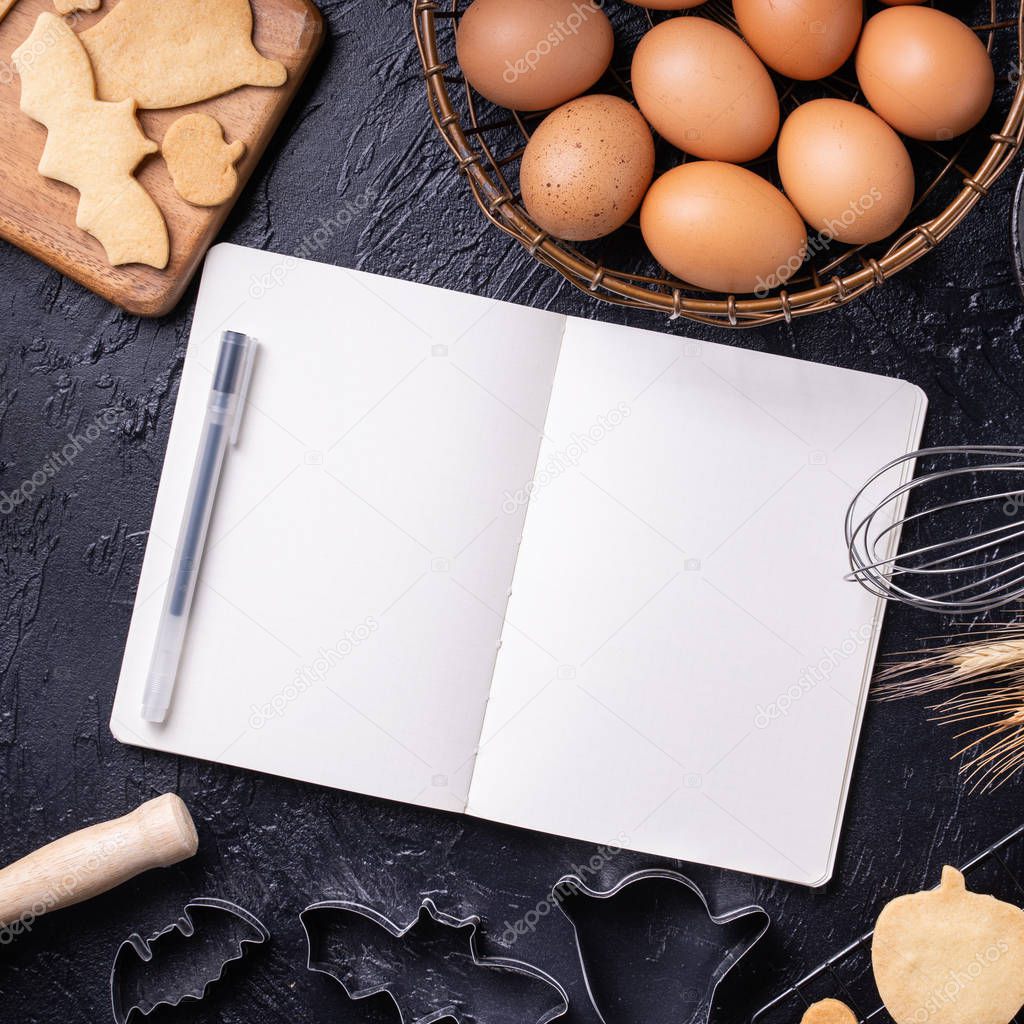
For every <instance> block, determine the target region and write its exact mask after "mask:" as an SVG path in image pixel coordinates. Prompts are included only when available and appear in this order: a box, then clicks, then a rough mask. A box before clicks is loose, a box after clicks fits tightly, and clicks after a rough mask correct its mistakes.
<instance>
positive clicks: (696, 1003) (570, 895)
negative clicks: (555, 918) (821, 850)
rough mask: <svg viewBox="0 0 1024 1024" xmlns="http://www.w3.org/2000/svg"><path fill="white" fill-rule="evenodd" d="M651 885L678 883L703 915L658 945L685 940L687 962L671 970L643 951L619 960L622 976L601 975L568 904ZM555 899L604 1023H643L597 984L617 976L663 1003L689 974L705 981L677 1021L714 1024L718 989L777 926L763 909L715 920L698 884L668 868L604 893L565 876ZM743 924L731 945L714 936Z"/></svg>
mask: <svg viewBox="0 0 1024 1024" xmlns="http://www.w3.org/2000/svg"><path fill="white" fill-rule="evenodd" d="M649 881H656V882H670V883H673V884H674V885H677V886H680V887H681V891H682V892H684V893H686V894H689V895H690V896H691V897H692V901H693V903H694V910H695V911H696V913H697V915H698V918H697V921H696V922H695V923H693V924H692V925H691V926H690V927H689V928H688V930H685V931H683V930H681V927H680V926H678V925H674V926H672V929H671V931H670V930H668V929H667V930H666V931H665V933H664V936H662V937H657V938H656V939H655V940H652V941H655V942H657V943H659V944H660V948H663V947H664V945H665V944H667V941H666V937H667V936H669V935H671V936H673V937H674V936H675V935H678V936H680V939H681V941H685V942H686V945H687V949H688V955H687V959H686V960H685V961H683V962H674V963H671V964H669V965H667V967H665V966H662V965H660V963H659V959H660V958H659V957H658V956H657V955H654V956H652V957H650V958H648V959H647V960H645V959H644V953H643V951H642V950H636V948H635V947H631V948H630V956H631V960H630V961H629V962H627V963H623V962H622V960H621V958H618V959H617V962H616V967H617V968H618V970H616V971H608V972H601V971H598V970H596V969H595V964H594V963H593V960H592V958H591V957H590V956H589V954H588V953H587V952H586V951H585V949H584V945H585V944H584V941H583V938H582V934H581V933H582V931H583V928H582V927H581V925H580V924H578V923H577V921H576V920H575V919H574V917H573V915H572V914H571V913H570V911H569V910H568V909H567V908H566V905H565V904H566V900H567V899H568V900H573V899H576V898H579V897H584V898H587V899H591V900H610V899H612V898H613V897H615V896H618V895H619V894H620V893H622V892H623V891H624V890H626V889H628V888H630V887H632V886H634V885H636V884H637V883H640V882H649ZM551 898H552V901H553V902H555V903H557V905H558V908H559V910H561V911H562V913H563V914H564V915H565V917H566V918H567V919H568V921H569V923H570V924H571V925H572V928H573V934H574V937H575V939H576V949H577V952H578V953H579V958H580V968H581V970H582V972H583V979H584V982H585V983H586V986H587V995H588V996H589V997H590V1002H591V1003H592V1004H593V1007H594V1011H595V1013H596V1014H597V1016H598V1018H599V1019H600V1020H601V1021H602V1022H607V1021H609V1020H611V1021H615V1022H617V1024H618V1022H621V1021H622V1020H624V1019H640V1017H639V1015H637V1014H633V1015H630V1017H629V1018H627V1017H626V1015H625V1012H624V1011H623V1010H621V1009H620V1008H617V1007H614V1006H610V1005H608V1004H609V1000H608V999H606V998H604V997H602V996H601V995H600V994H599V993H598V991H597V990H596V979H597V978H599V977H602V976H609V977H610V976H613V975H614V976H618V977H622V978H625V979H626V982H625V983H624V986H623V987H624V989H625V988H628V990H629V991H630V992H631V993H638V992H641V991H642V992H648V993H653V995H654V997H657V996H658V990H659V988H662V987H665V979H668V980H670V981H671V982H672V983H673V984H675V983H678V981H679V980H680V977H681V976H682V975H683V972H686V975H687V976H690V977H693V978H699V981H697V982H696V983H695V984H694V985H693V987H692V988H690V989H689V991H688V996H689V998H687V999H685V1008H684V1009H683V1010H682V1012H681V1013H677V1020H678V1022H679V1024H708V1021H709V1020H710V1017H711V1010H712V1007H713V1006H714V1001H715V993H716V992H717V991H718V986H719V985H720V984H721V983H722V981H723V980H724V979H725V976H726V975H727V974H728V973H729V971H731V970H732V969H733V967H735V966H736V964H737V963H739V961H740V960H741V959H742V958H743V957H744V956H746V954H747V953H749V952H750V950H751V949H753V947H754V946H755V945H757V943H758V942H759V941H760V940H761V938H763V936H764V934H765V932H767V931H768V928H769V926H770V925H771V918H770V917H769V916H768V913H767V912H766V911H765V910H764V909H763V908H762V907H759V906H754V905H751V906H745V907H740V908H739V909H736V910H731V911H729V912H728V913H725V914H721V915H715V914H713V913H712V911H711V908H710V906H709V905H708V901H707V899H706V898H705V896H704V893H703V892H701V890H700V889H699V888H698V887H697V885H696V884H695V883H694V882H692V881H691V880H690V879H689V878H687V877H686V875H683V874H680V873H679V872H677V871H669V870H667V869H662V868H650V869H647V870H643V871H634V872H632V873H631V874H628V875H626V877H625V878H623V879H621V880H620V881H619V882H618V883H617V884H616V885H614V886H613V887H612V888H610V889H603V890H602V889H593V888H591V887H590V886H589V885H587V883H586V882H584V881H583V880H582V879H581V878H580V877H579V876H578V875H565V876H563V877H562V878H560V879H559V880H558V881H557V882H556V883H555V886H554V888H553V889H552V892H551ZM742 922H745V924H744V925H743V926H742V927H739V928H738V929H729V933H728V937H727V939H726V941H724V942H721V941H716V936H715V935H714V932H716V931H717V930H718V929H719V928H727V929H728V928H729V926H730V925H734V924H737V925H738V924H740V923H742ZM641 923H642V925H643V928H644V931H645V932H647V931H648V930H650V929H651V928H652V924H651V922H650V919H649V917H644V918H641ZM616 931H617V933H618V934H619V935H620V936H621V934H622V932H621V929H616ZM645 963H646V964H653V965H654V966H653V967H651V968H650V969H651V971H652V979H651V980H650V983H649V984H645V982H644V979H643V978H642V977H638V974H639V973H640V972H642V971H643V969H644V964H645ZM659 967H660V968H661V974H662V975H663V978H662V979H661V981H662V984H661V985H659V978H658V977H656V976H653V975H655V973H656V971H657V969H658V968H659ZM676 998H678V994H676Z"/></svg>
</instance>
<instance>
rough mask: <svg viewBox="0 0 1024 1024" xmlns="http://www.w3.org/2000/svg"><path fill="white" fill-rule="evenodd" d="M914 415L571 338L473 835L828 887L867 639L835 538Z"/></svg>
mask: <svg viewBox="0 0 1024 1024" xmlns="http://www.w3.org/2000/svg"><path fill="white" fill-rule="evenodd" d="M925 405H926V402H925V398H924V395H923V393H922V392H921V391H920V389H919V388H916V387H914V386H913V385H910V384H908V383H906V382H903V381H899V380H892V379H889V378H885V377H878V376H874V375H871V374H864V373H858V372H854V371H849V370H842V369H836V368H833V367H826V366H820V365H816V364H812V363H805V362H800V361H797V360H793V359H787V358H783V357H778V356H768V355H762V354H758V353H754V352H749V351H746V350H743V349H740V348H732V347H726V346H720V345H713V344H710V343H707V342H699V341H691V340H687V339H682V338H679V337H673V336H669V335H664V334H656V333H653V332H649V331H636V330H631V329H627V328H622V327H616V326H612V325H607V324H601V323H594V322H590V321H582V320H575V319H573V320H570V321H569V326H568V328H567V330H566V334H565V338H564V341H563V344H562V351H561V355H560V358H559V363H558V369H557V372H556V376H555V384H554V389H553V393H552V399H551V405H550V409H549V413H548V419H547V424H546V428H545V437H544V440H543V443H542V446H541V451H540V457H539V461H538V467H537V475H536V478H535V479H534V481H533V483H532V485H528V486H527V487H525V488H524V494H523V497H524V498H525V497H528V499H529V502H530V504H529V511H528V513H527V517H526V526H525V532H524V536H523V541H522V544H521V547H520V551H519V558H518V562H517V565H516V571H515V577H514V582H513V588H512V595H511V599H510V601H509V605H508V611H507V615H506V621H505V626H504V631H503V638H502V644H501V649H500V651H499V655H498V659H497V663H496V666H495V674H494V681H493V686H492V690H491V697H490V702H489V704H488V709H487V714H486V718H485V723H484V728H483V733H482V736H481V740H480V749H479V754H478V759H477V765H476V771H475V774H474V778H473V782H472V786H471V790H470V801H469V807H468V811H469V813H471V814H474V815H477V816H479V817H484V818H489V819H492V820H497V821H502V822H506V823H509V824H513V825H519V826H522V827H526V828H532V829H537V830H541V831H545V832H551V833H555V834H559V835H565V836H570V837H572V838H576V839H581V840H585V841H589V842H593V843H598V844H609V845H613V846H621V847H626V848H629V849H632V850H637V851H642V852H645V853H650V854H656V855H661V856H666V857H672V858H679V859H682V860H690V861H696V862H700V863H705V864H713V865H718V866H721V867H726V868H732V869H735V870H741V871H747V872H751V873H754V874H760V875H766V876H769V877H773V878H779V879H784V880H788V881H794V882H799V883H802V884H805V885H819V884H822V883H823V882H824V881H826V880H827V878H828V877H829V876H830V875H831V872H832V868H833V864H834V860H835V851H836V843H837V839H838V834H839V829H840V824H841V821H842V811H843V806H844V804H845V801H846V792H847V788H848V785H849V772H850V768H851V766H852V762H853V756H854V753H855V750H856V744H857V737H858V733H859V730H860V724H861V719H862V716H863V712H864V705H865V701H866V697H867V690H868V683H869V681H870V673H871V666H872V662H873V659H874V653H875V647H876V644H877V639H878V629H879V625H880V618H881V605H880V602H879V601H878V600H876V599H875V598H873V597H871V596H870V595H869V594H867V593H866V592H865V591H864V590H862V589H861V588H860V587H859V586H858V585H856V584H855V583H849V582H846V581H844V579H843V575H844V573H845V572H846V571H847V568H848V567H847V562H846V550H845V545H844V541H843V517H844V515H845V512H846V508H847V505H848V503H849V501H850V499H851V498H852V496H853V494H854V492H855V490H856V489H857V488H858V487H859V486H860V485H861V484H862V483H863V481H864V480H865V479H866V478H867V477H868V476H869V475H870V474H871V473H872V472H873V471H874V470H875V469H877V468H879V467H880V466H881V465H882V464H884V463H885V462H887V461H889V460H890V459H893V458H895V457H897V456H899V455H902V454H905V453H906V452H908V451H911V450H913V449H914V447H915V446H916V444H917V442H918V440H919V438H920V433H921V428H922V423H923V418H924V411H925Z"/></svg>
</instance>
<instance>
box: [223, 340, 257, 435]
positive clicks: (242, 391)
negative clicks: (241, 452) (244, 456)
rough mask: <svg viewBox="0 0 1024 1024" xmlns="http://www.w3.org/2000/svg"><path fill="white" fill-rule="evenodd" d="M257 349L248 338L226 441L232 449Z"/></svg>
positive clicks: (240, 423)
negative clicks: (233, 412)
mask: <svg viewBox="0 0 1024 1024" xmlns="http://www.w3.org/2000/svg"><path fill="white" fill-rule="evenodd" d="M257 347H258V343H257V341H256V339H255V338H250V339H249V346H248V350H247V351H246V353H245V365H244V366H243V367H242V374H241V377H240V378H239V385H238V395H237V397H236V399H235V419H234V422H233V423H232V424H231V436H230V437H229V439H228V440H229V441H230V443H231V446H232V447H234V446H235V445H237V444H238V434H239V432H240V431H241V429H242V416H243V415H244V413H245V400H246V397H247V396H248V394H249V384H250V383H251V382H252V364H253V363H254V362H255V360H256V349H257Z"/></svg>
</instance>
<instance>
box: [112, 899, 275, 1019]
mask: <svg viewBox="0 0 1024 1024" xmlns="http://www.w3.org/2000/svg"><path fill="white" fill-rule="evenodd" d="M269 938H270V932H269V931H268V930H267V928H266V926H265V925H264V924H263V923H262V922H260V921H259V920H257V919H256V918H255V917H254V916H253V915H252V914H250V913H249V911H248V910H245V909H243V908H242V907H240V906H238V905H237V904H235V903H230V902H229V901H228V900H221V899H216V898H214V897H212V896H203V897H200V898H198V899H194V900H192V901H191V902H190V903H188V904H186V906H185V909H184V911H183V912H182V916H181V917H179V918H178V920H177V921H175V922H174V923H173V924H171V925H168V926H167V927H166V928H163V929H161V930H160V931H158V932H157V933H156V934H155V935H151V936H150V937H149V938H148V939H144V938H143V937H142V936H141V935H139V934H138V933H135V934H133V935H130V936H129V937H128V938H127V939H125V940H124V942H122V943H121V945H120V946H119V947H118V950H117V953H116V954H115V956H114V964H113V966H112V967H111V969H110V1006H111V1009H112V1011H113V1014H114V1021H115V1024H126V1022H127V1021H128V1019H129V1017H131V1016H132V1014H133V1013H134V1012H135V1011H138V1012H139V1013H140V1014H142V1016H143V1017H145V1016H147V1015H148V1014H150V1013H152V1012H153V1011H154V1010H155V1009H156V1008H157V1007H159V1006H177V1005H178V1004H179V1003H182V1002H184V1001H185V1000H196V1001H198V1000H200V999H202V998H203V997H204V996H205V995H206V993H207V991H208V990H209V988H210V986H211V985H212V984H214V982H216V981H219V980H220V979H221V978H222V977H223V976H224V971H225V970H226V969H227V966H228V964H230V963H232V962H234V961H235V960H241V959H242V957H243V956H245V952H246V946H261V945H263V943H265V942H266V941H267V940H268V939H269Z"/></svg>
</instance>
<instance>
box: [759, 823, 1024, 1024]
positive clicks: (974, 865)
mask: <svg viewBox="0 0 1024 1024" xmlns="http://www.w3.org/2000/svg"><path fill="white" fill-rule="evenodd" d="M960 870H961V871H962V872H963V874H964V876H965V877H966V879H967V887H968V888H969V889H970V890H971V891H973V892H982V893H989V894H991V895H993V896H996V897H998V898H999V899H1001V900H1005V901H1006V902H1008V903H1013V904H1015V905H1016V906H1021V905H1022V904H1024V825H1021V826H1020V827H1019V828H1017V829H1015V830H1014V831H1013V832H1011V833H1010V834H1009V835H1008V836H1004V837H1003V838H1002V839H1000V840H999V841H998V842H996V843H993V844H992V846H990V847H989V848H988V849H987V850H985V851H983V852H982V853H979V854H978V856H977V857H975V858H974V859H973V860H971V861H968V862H967V863H966V864H964V865H963V866H962V867H961V868H960ZM874 934H875V931H874V929H872V930H871V931H869V932H866V933H865V934H864V935H862V936H861V937H860V938H859V939H856V940H855V941H853V942H851V943H850V944H849V945H848V946H847V947H846V948H845V949H841V950H840V951H839V952H838V953H836V954H835V956H832V957H829V959H828V960H826V961H825V962H824V963H822V964H819V965H818V966H817V967H815V968H814V970H813V971H811V972H810V973H809V974H806V975H804V977H803V978H801V979H800V980H799V981H798V982H796V983H795V984H794V985H791V986H790V987H789V988H787V989H786V990H785V991H784V992H782V993H781V994H780V995H778V996H776V997H775V998H774V999H773V1000H772V1001H771V1002H770V1003H768V1004H767V1005H766V1006H763V1007H762V1008H761V1009H760V1010H758V1011H757V1013H755V1014H754V1016H753V1017H752V1018H751V1024H797V1022H798V1021H799V1020H800V1018H801V1016H802V1015H803V1012H804V1011H805V1010H806V1009H807V1007H808V1006H810V1005H811V1004H812V1003H816V1002H817V1001H818V1000H819V999H829V998H832V999H840V1000H842V1001H843V1002H844V1003H846V1005H847V1006H849V1007H850V1009H851V1010H853V1012H854V1013H855V1014H856V1015H857V1020H858V1021H860V1022H861V1024H866V1022H867V1021H872V1022H877V1024H891V1022H892V1018H891V1017H890V1016H889V1014H888V1012H887V1011H886V1009H885V1007H884V1006H883V1005H882V1004H881V1001H880V999H879V996H878V990H877V989H876V988H875V982H874V977H873V975H872V971H871V939H872V937H873V936H874ZM1012 1024H1024V1013H1019V1014H1018V1015H1017V1016H1016V1017H1014V1018H1013V1022H1012Z"/></svg>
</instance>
